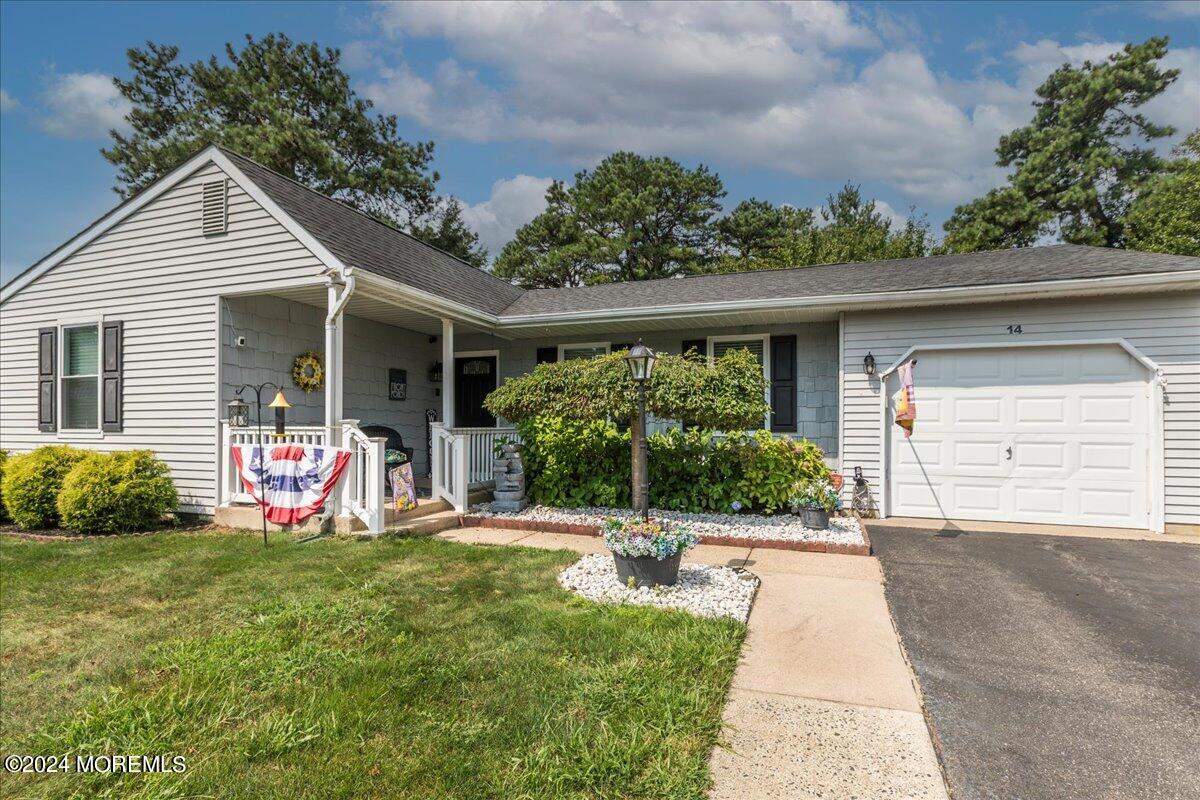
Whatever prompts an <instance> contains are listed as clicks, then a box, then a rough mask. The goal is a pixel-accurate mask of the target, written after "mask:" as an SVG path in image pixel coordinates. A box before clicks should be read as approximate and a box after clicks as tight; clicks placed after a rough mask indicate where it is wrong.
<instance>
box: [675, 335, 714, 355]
mask: <svg viewBox="0 0 1200 800" xmlns="http://www.w3.org/2000/svg"><path fill="white" fill-rule="evenodd" d="M689 350H695V351H696V356H697V357H698V358H701V359H707V358H708V339H684V340H683V349H682V350H680V352H681V353H683V355H685V356H686V355H687V354H688V351H689Z"/></svg>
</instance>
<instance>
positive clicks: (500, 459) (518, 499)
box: [492, 442, 529, 511]
mask: <svg viewBox="0 0 1200 800" xmlns="http://www.w3.org/2000/svg"><path fill="white" fill-rule="evenodd" d="M518 447H519V445H517V444H515V443H514V442H504V443H503V444H501V445H500V447H499V449H498V452H497V454H496V456H495V458H493V459H492V475H493V477H495V479H496V489H495V496H496V499H495V500H494V501H493V502H492V508H493V509H495V510H496V511H520V510H521V509H523V508H525V506H527V505H529V501H528V500H527V499H525V465H524V464H523V463H522V461H521V453H520V450H519V449H518Z"/></svg>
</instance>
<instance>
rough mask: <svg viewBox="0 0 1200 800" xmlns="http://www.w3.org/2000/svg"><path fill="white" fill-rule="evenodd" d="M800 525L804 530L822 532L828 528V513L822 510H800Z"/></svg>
mask: <svg viewBox="0 0 1200 800" xmlns="http://www.w3.org/2000/svg"><path fill="white" fill-rule="evenodd" d="M800 523H801V524H802V525H804V527H806V528H812V529H813V530H818V531H823V530H825V529H826V528H828V527H829V512H828V511H826V510H825V509H823V508H802V509H800Z"/></svg>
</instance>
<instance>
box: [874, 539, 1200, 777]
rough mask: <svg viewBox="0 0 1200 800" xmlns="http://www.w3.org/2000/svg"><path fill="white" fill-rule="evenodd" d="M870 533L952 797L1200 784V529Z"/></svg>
mask: <svg viewBox="0 0 1200 800" xmlns="http://www.w3.org/2000/svg"><path fill="white" fill-rule="evenodd" d="M871 541H872V544H873V545H874V546H875V549H876V551H877V554H878V556H879V559H880V561H881V562H882V564H883V571H884V576H885V578H886V580H887V584H886V589H885V591H886V596H887V600H888V604H889V606H890V608H891V611H892V615H893V617H894V619H895V622H896V625H897V627H898V628H899V630H900V636H901V640H902V641H903V644H904V647H905V649H906V651H907V653H908V656H909V658H910V659H911V660H912V663H913V666H914V668H915V669H916V672H917V675H918V677H919V679H920V683H921V690H922V692H923V693H924V699H925V706H926V712H927V714H928V716H929V717H930V719H931V724H932V727H933V733H934V736H935V741H937V742H938V745H939V747H940V750H941V754H942V760H943V764H944V766H945V769H946V773H947V778H948V780H949V783H950V789H951V792H952V793H953V796H954V797H955V798H957V799H958V800H968V799H974V798H1003V799H1004V800H1020V799H1022V798H1031V799H1032V798H1036V799H1037V800H1050V799H1051V798H1054V800H1061V799H1062V798H1086V799H1087V800H1100V799H1101V798H1114V799H1115V798H1121V799H1122V800H1126V799H1127V798H1155V799H1156V800H1166V799H1167V798H1188V799H1189V800H1194V799H1195V798H1200V545H1192V544H1175V543H1170V542H1147V541H1120V540H1110V539H1087V538H1075V537H1058V536H1040V535H1023V534H999V533H969V532H961V533H951V534H949V535H947V534H945V533H943V534H936V533H933V532H930V531H920V530H902V529H899V528H892V529H887V528H882V527H877V526H872V528H871Z"/></svg>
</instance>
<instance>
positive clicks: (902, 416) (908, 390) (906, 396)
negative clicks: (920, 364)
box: [896, 361, 917, 439]
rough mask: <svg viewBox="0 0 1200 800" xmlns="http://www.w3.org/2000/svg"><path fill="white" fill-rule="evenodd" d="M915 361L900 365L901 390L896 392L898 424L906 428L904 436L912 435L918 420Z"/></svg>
mask: <svg viewBox="0 0 1200 800" xmlns="http://www.w3.org/2000/svg"><path fill="white" fill-rule="evenodd" d="M912 365H913V362H911V361H905V362H904V363H903V364H901V365H900V391H898V392H896V424H897V425H899V426H900V427H901V428H904V438H905V439H907V438H908V437H910V436H912V432H913V423H915V422H916V421H917V397H916V394H915V393H914V391H913V376H912Z"/></svg>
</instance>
